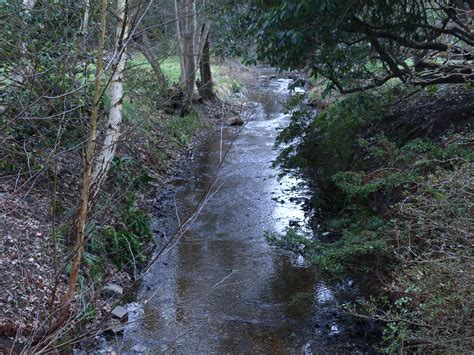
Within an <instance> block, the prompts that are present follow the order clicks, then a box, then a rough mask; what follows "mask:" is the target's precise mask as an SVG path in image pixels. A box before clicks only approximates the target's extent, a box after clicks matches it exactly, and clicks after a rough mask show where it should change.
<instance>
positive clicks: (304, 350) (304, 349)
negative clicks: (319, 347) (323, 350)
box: [301, 343, 313, 355]
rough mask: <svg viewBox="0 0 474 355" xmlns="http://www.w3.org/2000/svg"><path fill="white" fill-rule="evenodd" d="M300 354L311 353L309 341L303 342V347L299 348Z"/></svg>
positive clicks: (306, 354)
mask: <svg viewBox="0 0 474 355" xmlns="http://www.w3.org/2000/svg"><path fill="white" fill-rule="evenodd" d="M301 354H302V355H313V352H312V351H311V343H306V344H304V346H303V348H302V349H301Z"/></svg>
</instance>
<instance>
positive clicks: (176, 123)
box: [166, 112, 203, 146]
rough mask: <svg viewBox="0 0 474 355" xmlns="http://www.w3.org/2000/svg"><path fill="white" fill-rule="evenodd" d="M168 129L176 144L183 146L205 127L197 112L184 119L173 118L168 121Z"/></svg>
mask: <svg viewBox="0 0 474 355" xmlns="http://www.w3.org/2000/svg"><path fill="white" fill-rule="evenodd" d="M166 127H167V129H168V130H169V132H170V135H171V137H172V139H173V141H174V142H175V143H177V144H178V145H179V146H183V145H186V144H188V143H189V140H190V139H191V137H192V136H193V135H194V134H195V133H196V132H197V131H198V130H199V129H201V128H202V127H203V123H202V121H201V119H200V117H199V115H198V114H197V113H196V112H191V113H189V114H187V115H186V116H184V117H179V116H173V117H171V118H170V119H169V121H167V123H166Z"/></svg>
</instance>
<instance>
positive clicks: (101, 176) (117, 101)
mask: <svg viewBox="0 0 474 355" xmlns="http://www.w3.org/2000/svg"><path fill="white" fill-rule="evenodd" d="M127 5H128V1H127V0H118V1H117V17H118V23H117V44H116V58H115V60H114V63H113V65H112V71H113V75H112V80H111V81H110V88H109V92H110V101H111V107H110V110H109V117H108V122H107V130H106V132H105V138H104V143H103V146H102V150H101V151H100V154H99V156H98V158H97V159H96V165H95V167H94V171H93V172H92V183H91V189H90V199H91V202H94V200H95V199H96V197H97V194H98V192H99V190H100V187H101V186H102V184H103V183H104V182H105V180H106V178H107V173H108V171H109V169H110V166H111V164H112V160H113V158H114V156H115V151H116V150H117V143H118V140H119V138H120V126H121V124H122V118H123V71H124V69H125V64H126V61H127V56H126V53H125V51H126V46H127V42H126V41H127V37H128V32H129V25H128V23H129V21H128V19H127V18H126V17H127V10H128V9H127Z"/></svg>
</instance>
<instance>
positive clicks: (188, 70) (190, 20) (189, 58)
mask: <svg viewBox="0 0 474 355" xmlns="http://www.w3.org/2000/svg"><path fill="white" fill-rule="evenodd" d="M194 17H195V2H194V0H186V2H185V20H184V22H185V31H184V33H183V36H182V38H183V48H184V56H183V57H184V67H185V83H186V87H185V92H184V102H183V106H182V108H181V112H180V115H181V116H183V115H184V114H185V113H186V112H187V111H188V109H189V106H190V105H191V101H192V99H193V94H194V84H195V83H194V82H195V81H196V62H195V52H194V35H195V33H196V27H195V25H196V21H195V20H194Z"/></svg>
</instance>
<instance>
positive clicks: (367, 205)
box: [267, 93, 474, 353]
mask: <svg viewBox="0 0 474 355" xmlns="http://www.w3.org/2000/svg"><path fill="white" fill-rule="evenodd" d="M390 102H392V98H391V94H390V93H388V94H380V93H377V94H373V93H364V94H357V95H352V96H349V97H347V98H345V99H342V100H340V101H339V102H336V103H334V104H331V105H330V106H329V107H328V109H327V110H326V111H324V112H322V113H319V114H317V115H315V114H314V113H313V112H311V111H308V110H305V109H294V111H293V112H292V122H291V124H290V126H289V127H288V128H287V129H286V130H284V131H283V132H282V133H281V134H280V136H279V139H278V143H279V144H280V145H281V146H283V149H282V151H281V154H280V156H279V158H278V160H277V161H276V164H279V165H281V166H282V167H283V168H284V169H286V170H288V169H292V170H294V169H297V170H299V171H302V172H304V173H306V174H309V175H310V177H311V179H312V181H313V184H314V185H315V186H316V193H315V198H314V201H315V208H323V211H325V212H326V214H327V219H326V221H325V229H326V230H327V231H329V232H330V235H331V237H329V238H325V237H319V238H315V237H313V236H312V235H309V234H305V233H303V232H301V231H299V230H295V229H288V230H287V232H286V234H284V235H267V238H268V239H269V241H270V242H271V243H273V244H274V245H277V246H279V247H282V248H285V249H287V250H292V251H294V252H297V253H300V254H302V255H304V256H305V257H306V258H307V260H308V261H310V262H311V263H313V264H314V265H316V266H317V267H318V270H319V272H320V273H321V274H322V275H325V276H326V277H327V278H328V279H331V280H335V281H337V280H342V279H345V278H347V277H352V276H357V277H358V278H360V277H362V278H365V279H366V280H378V283H379V284H380V285H381V288H382V290H383V291H382V292H380V294H378V295H377V296H374V297H373V298H372V299H370V300H365V301H363V302H361V304H359V305H358V306H355V305H347V308H348V309H349V310H350V311H351V312H352V313H353V314H355V315H358V316H362V317H368V318H371V319H377V320H379V321H382V322H383V323H384V324H385V328H384V329H385V332H384V339H383V343H382V344H381V345H380V349H379V350H381V351H385V352H397V351H402V352H426V351H429V352H433V351H434V352H440V351H442V352H448V353H466V352H468V351H469V350H472V348H473V344H472V337H471V335H472V331H473V327H472V326H473V324H472V317H471V314H472V311H473V302H472V292H473V291H474V290H473V286H472V285H473V284H474V280H473V278H472V267H473V263H472V260H473V259H472V258H473V255H472V237H473V236H474V228H473V223H472V222H473V221H472V218H471V217H470V216H472V214H473V212H474V205H473V200H472V197H473V192H474V190H473V187H472V186H474V185H473V174H472V173H473V165H472V163H473V159H474V153H473V150H472V148H473V141H474V136H473V135H472V133H471V131H470V129H469V128H467V129H464V130H462V131H460V132H459V131H458V132H457V133H449V132H444V133H443V134H441V135H440V136H439V137H437V138H436V139H430V138H427V137H417V138H412V139H406V140H404V141H401V140H400V137H399V135H398V134H396V132H394V134H393V135H392V132H391V131H390V130H384V129H381V128H379V129H374V127H375V128H377V127H384V126H383V125H382V124H381V120H382V118H383V116H384V111H385V109H386V107H388V105H389V104H390ZM369 127H370V128H371V129H370V132H371V133H370V134H367V133H366V132H369V129H368V128H369ZM402 128H403V127H402ZM325 234H326V233H325ZM470 334H471V335H470Z"/></svg>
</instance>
